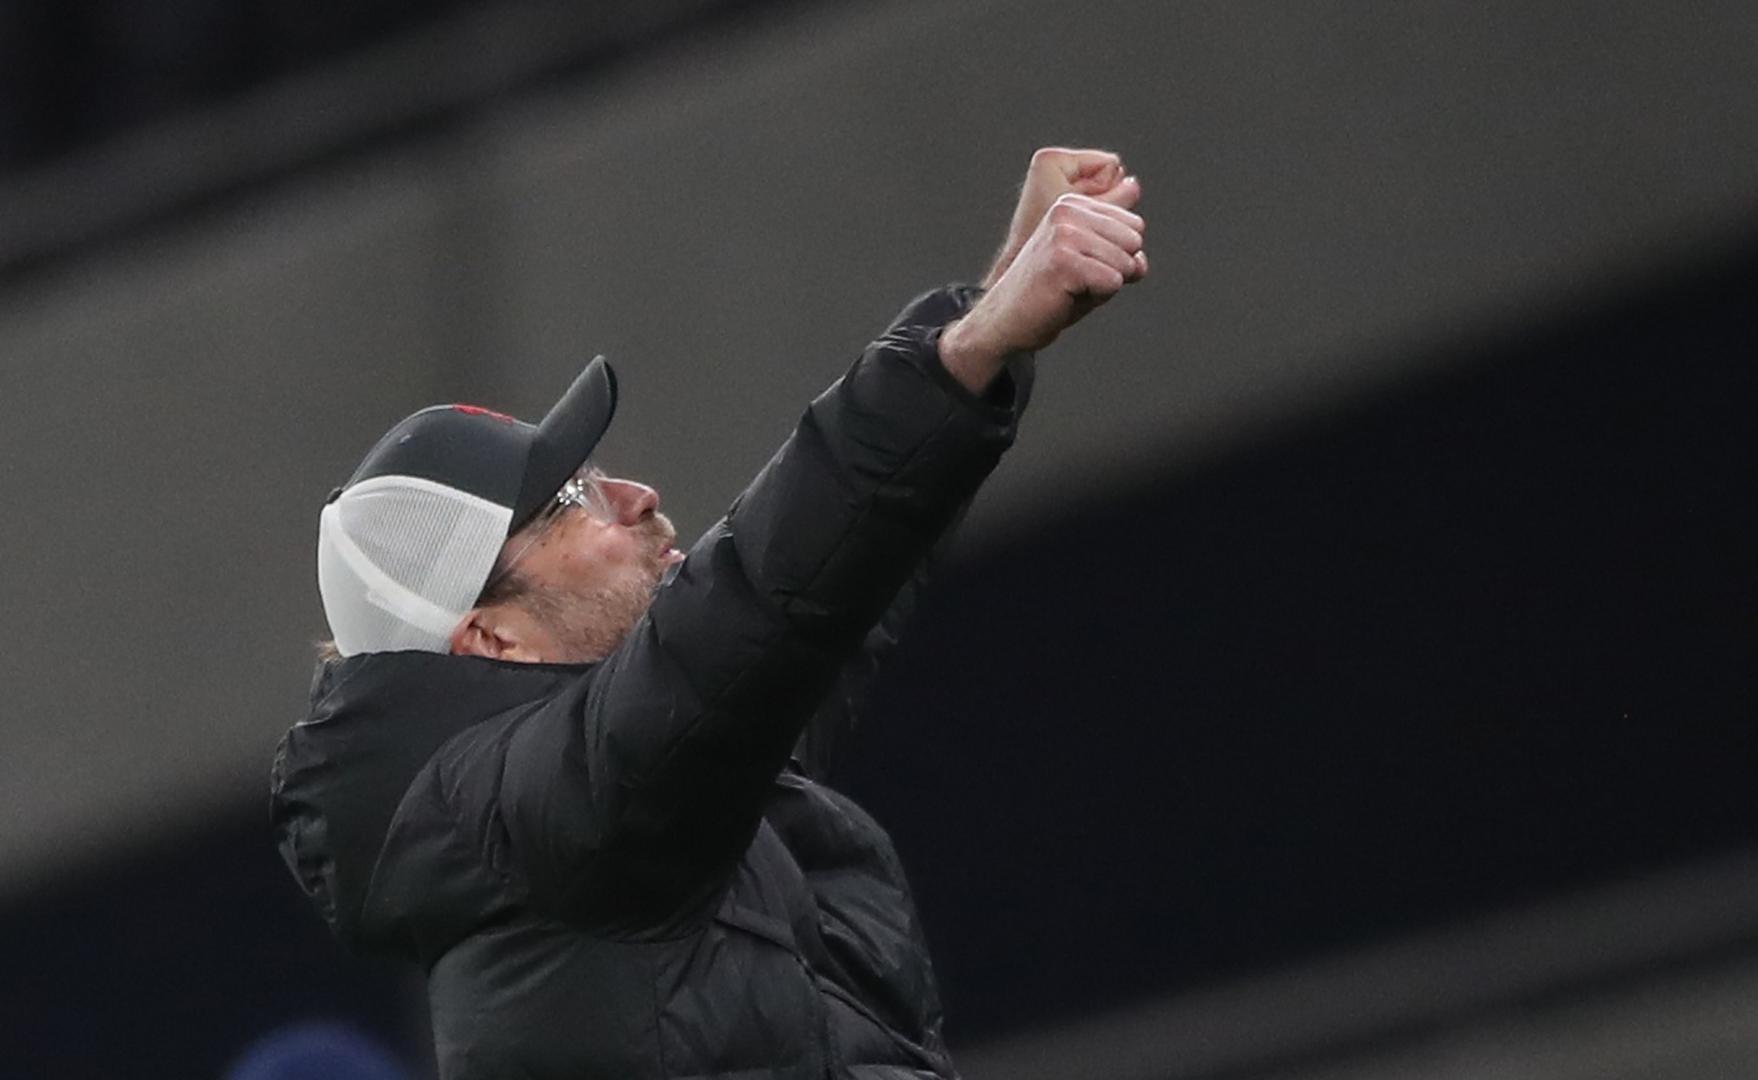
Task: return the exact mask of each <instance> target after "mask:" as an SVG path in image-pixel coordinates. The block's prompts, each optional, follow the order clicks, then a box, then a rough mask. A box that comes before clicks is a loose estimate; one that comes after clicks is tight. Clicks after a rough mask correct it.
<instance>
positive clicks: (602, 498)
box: [482, 465, 617, 595]
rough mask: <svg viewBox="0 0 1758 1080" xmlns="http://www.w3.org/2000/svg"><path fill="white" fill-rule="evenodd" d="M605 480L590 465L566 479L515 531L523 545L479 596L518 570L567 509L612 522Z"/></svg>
mask: <svg viewBox="0 0 1758 1080" xmlns="http://www.w3.org/2000/svg"><path fill="white" fill-rule="evenodd" d="M606 479H607V477H606V476H605V474H604V473H603V472H602V471H601V470H599V469H597V468H595V467H594V466H591V465H587V466H585V467H583V468H581V470H580V471H579V472H577V473H575V474H574V475H573V476H572V477H570V478H569V480H568V482H567V483H565V484H563V485H562V486H561V490H560V491H557V492H556V493H555V497H554V498H552V499H550V501H549V502H548V504H546V505H545V506H544V508H543V509H541V510H539V511H538V512H537V513H536V515H534V516H533V517H532V519H531V520H530V521H528V522H526V524H525V527H524V528H523V529H520V530H519V532H520V533H523V534H526V535H525V542H524V543H522V544H520V545H519V547H518V549H517V550H515V551H514V552H513V554H512V557H510V558H509V559H507V561H506V562H504V563H502V564H501V565H500V566H499V567H498V568H496V569H495V571H494V572H493V573H492V574H490V575H489V576H488V581H487V582H485V583H484V584H483V586H482V595H487V594H488V593H490V592H492V591H493V590H494V588H495V587H496V586H497V585H499V584H501V582H503V581H505V580H506V579H507V576H508V575H509V574H511V573H512V572H513V570H514V569H515V568H517V567H518V565H519V560H521V559H523V558H524V557H525V556H526V555H529V554H530V553H531V549H532V548H534V547H536V546H537V542H538V541H539V540H542V539H543V538H544V537H545V536H547V535H549V532H550V530H551V529H554V528H555V526H556V523H557V522H559V521H560V520H561V519H562V517H563V516H564V515H565V514H567V512H568V510H569V508H570V507H572V508H575V509H579V510H583V511H585V512H586V513H587V514H590V515H591V516H592V517H594V518H596V519H598V520H599V521H602V522H605V523H607V524H608V523H611V522H614V521H616V520H617V512H616V507H615V506H614V505H613V504H612V503H611V500H610V495H609V494H608V493H607V492H606V491H605V490H604V481H605V480H606Z"/></svg>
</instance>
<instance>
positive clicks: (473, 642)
mask: <svg viewBox="0 0 1758 1080" xmlns="http://www.w3.org/2000/svg"><path fill="white" fill-rule="evenodd" d="M451 645H452V655H453V656H480V657H483V658H485V659H488V660H517V659H519V658H520V656H521V655H522V654H523V653H524V651H525V649H524V642H522V641H521V640H520V639H519V635H518V631H517V628H516V627H514V626H512V625H511V624H510V622H509V621H508V620H506V619H502V618H499V617H498V616H497V613H496V612H495V611H494V610H493V609H489V608H471V609H470V610H469V611H468V612H466V613H465V615H464V617H463V618H462V619H459V620H458V625H457V626H454V627H453V628H452V640H451Z"/></svg>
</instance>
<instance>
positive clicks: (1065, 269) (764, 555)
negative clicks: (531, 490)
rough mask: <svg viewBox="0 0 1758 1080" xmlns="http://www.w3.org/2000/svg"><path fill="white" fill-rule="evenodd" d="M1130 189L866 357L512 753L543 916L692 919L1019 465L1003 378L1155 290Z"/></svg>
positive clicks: (511, 814) (1067, 200) (520, 855)
mask: <svg viewBox="0 0 1758 1080" xmlns="http://www.w3.org/2000/svg"><path fill="white" fill-rule="evenodd" d="M1036 160H1037V159H1034V166H1035V165H1036ZM1118 171H1119V172H1121V168H1120V166H1119V169H1118ZM1117 186H1124V187H1125V191H1124V192H1122V193H1119V194H1115V195H1113V196H1112V197H1113V198H1114V199H1115V200H1116V201H1106V200H1105V199H1103V198H1100V197H1095V196H1091V195H1085V194H1080V193H1078V192H1070V193H1065V194H1063V195H1061V196H1059V197H1057V198H1056V199H1055V200H1054V201H1053V202H1052V203H1051V205H1050V207H1049V208H1048V209H1047V210H1046V211H1045V212H1044V213H1043V215H1042V217H1041V218H1040V219H1039V220H1038V221H1037V222H1036V223H1035V224H1034V225H1033V226H1032V228H1031V231H1030V233H1029V235H1027V236H1026V237H1025V238H1024V240H1023V241H1021V242H1020V243H1019V245H1018V249H1017V253H1016V254H1014V255H1013V256H1012V257H1011V258H1010V259H1009V260H1008V263H1007V265H1006V266H1005V267H1003V268H1002V269H1001V271H1000V273H999V274H998V276H997V277H996V279H995V281H994V284H993V287H992V288H990V289H989V290H988V291H987V292H986V293H985V294H984V295H983V296H982V297H981V299H979V300H977V302H976V303H975V304H974V305H973V306H971V307H970V308H969V310H968V312H965V313H964V314H963V316H962V318H958V319H957V321H955V322H953V323H951V324H950V326H949V327H942V326H941V325H939V324H937V323H936V322H933V321H928V322H916V323H909V322H904V323H900V324H899V325H897V326H894V327H893V328H892V329H891V330H890V331H888V332H887V333H886V334H885V335H884V336H882V337H880V338H879V339H878V340H877V341H875V342H874V343H873V344H872V345H870V346H869V347H868V348H867V350H866V351H865V352H864V353H863V354H862V356H861V357H860V359H859V360H857V361H856V363H855V364H854V366H853V367H852V368H851V369H850V370H849V372H848V373H847V374H846V375H845V376H844V377H843V378H842V379H840V380H839V381H838V382H837V383H836V384H835V385H833V386H832V387H831V388H830V389H829V390H827V391H826V392H825V393H824V394H823V395H821V396H820V397H819V398H818V399H817V400H816V401H814V402H813V403H812V405H811V406H810V407H809V408H808V409H807V410H806V412H805V414H804V415H803V416H802V417H801V419H800V422H799V425H798V426H797V428H796V429H795V431H794V433H793V434H792V436H790V437H789V439H788V440H787V442H786V443H785V444H784V445H783V446H782V447H781V449H780V450H779V451H778V452H777V454H776V455H775V457H774V458H773V459H771V461H770V462H769V464H768V465H767V466H765V467H764V469H763V470H762V472H761V473H759V475H758V476H757V477H756V479H755V480H754V481H753V482H752V483H751V485H750V486H749V487H748V488H747V489H746V490H745V492H744V493H743V494H742V495H741V496H740V497H739V499H738V500H737V501H736V502H735V504H734V506H733V508H732V509H731V511H730V512H729V513H728V514H727V516H726V518H725V519H724V520H723V521H721V522H720V523H719V524H718V525H716V526H715V527H714V528H713V529H711V530H709V532H708V533H707V534H706V535H705V536H704V537H703V538H702V539H701V540H700V541H699V542H698V543H697V544H696V545H695V547H694V548H693V549H692V550H691V552H690V553H689V557H688V558H687V559H686V560H685V562H684V563H683V565H682V566H681V567H680V568H679V571H678V573H677V576H676V578H675V579H674V580H673V581H672V582H671V583H670V584H669V585H668V586H667V587H665V588H664V589H662V590H661V591H660V594H659V596H658V597H657V598H656V599H655V601H654V603H653V606H652V607H651V608H650V609H649V611H648V614H647V616H646V617H645V618H644V619H643V620H642V621H641V622H640V623H639V624H638V625H637V627H636V628H635V630H634V631H633V632H632V633H631V634H630V636H629V638H628V639H627V640H626V641H625V642H624V643H623V645H622V646H621V647H620V648H618V649H617V650H616V651H615V652H614V653H613V654H612V655H611V656H610V657H609V658H608V659H606V660H605V661H604V662H603V663H602V664H600V665H599V666H598V667H597V668H595V669H594V671H593V672H592V673H591V674H590V675H589V676H588V677H586V678H584V679H582V680H581V681H580V682H579V683H578V684H577V685H576V686H575V687H573V688H572V689H571V690H570V691H569V692H568V693H567V694H565V695H563V697H562V698H560V699H558V700H557V701H554V702H551V703H550V704H549V705H548V706H546V707H545V708H544V710H543V711H542V712H541V713H539V714H537V715H534V716H532V717H531V718H529V719H528V721H527V722H525V723H524V724H522V725H521V726H520V728H519V729H518V730H517V731H516V732H515V733H514V734H513V736H512V739H511V741H510V743H509V745H508V748H507V760H506V765H505V770H504V773H503V776H504V778H505V783H504V787H503V790H502V794H501V803H502V811H503V814H504V818H505V822H506V828H507V831H508V836H509V839H510V841H511V847H512V853H513V856H514V858H515V860H516V861H517V862H518V863H519V864H520V865H521V866H522V868H523V873H524V874H525V876H526V878H527V881H528V883H529V885H530V888H531V892H532V898H533V900H535V901H537V902H539V903H547V904H549V905H551V906H555V907H558V908H562V909H565V910H566V912H567V913H568V914H569V915H570V916H571V917H574V918H584V919H587V920H589V921H591V922H592V923H594V924H596V925H599V926H601V927H603V928H605V929H607V930H609V931H612V932H624V933H631V934H644V933H661V934H663V933H668V932H671V931H673V930H675V929H676V928H677V926H678V925H679V923H680V922H685V921H688V920H690V919H693V918H695V917H697V916H699V915H700V914H702V912H703V907H704V905H705V903H706V902H707V901H708V900H709V899H710V898H711V897H712V896H713V895H714V894H715V893H716V892H717V891H718V889H719V888H720V886H721V885H722V883H723V882H724V880H725V875H726V874H727V873H729V872H730V871H731V869H732V867H733V866H734V865H735V864H736V862H737V860H738V858H739V857H740V855H741V853H742V852H743V851H744V849H745V847H746V846H747V845H748V844H749V843H750V840H751V837H752V834H753V832H754V830H755V829H756V828H757V826H758V822H759V820H760V817H761V812H762V806H763V802H764V799H765V797H766V795H767V793H768V789H769V785H770V784H771V783H772V782H773V780H774V778H775V777H776V775H777V774H778V773H779V772H780V771H781V769H782V768H783V767H784V766H785V764H786V762H787V759H788V755H789V751H790V750H791V749H792V748H793V746H794V743H795V741H796V739H797V738H798V737H799V735H800V732H801V730H802V727H803V726H804V724H805V723H806V722H807V720H808V718H809V717H811V716H812V714H813V712H814V711H815V710H816V709H817V708H818V707H819V704H820V702H821V701H822V699H823V698H824V697H825V695H826V693H827V692H829V691H830V689H831V687H832V684H833V682H834V680H835V678H836V676H837V673H838V671H839V669H840V668H841V666H842V665H843V664H844V663H845V662H846V661H847V660H848V659H849V658H850V657H851V656H852V655H853V654H854V653H855V651H856V650H857V649H858V648H859V647H860V644H861V642H862V639H863V637H864V636H865V635H866V634H867V632H868V630H869V629H870V628H871V627H872V626H873V625H874V624H875V623H876V622H877V621H878V620H879V618H880V617H881V615H882V614H883V613H884V611H885V610H886V608H887V605H888V604H890V603H891V601H892V599H893V598H894V597H895V596H896V594H897V592H898V590H899V588H900V587H901V586H903V584H904V583H905V582H906V581H908V580H909V578H910V576H911V574H912V573H913V572H914V571H915V570H916V568H917V566H918V564H919V563H920V562H921V560H922V558H923V557H924V555H925V554H926V553H927V552H928V551H929V549H930V548H931V547H932V546H933V545H934V543H935V541H936V540H937V538H938V537H939V536H940V535H941V533H942V532H943V531H944V530H945V528H946V526H947V524H948V522H949V521H950V519H951V518H952V517H953V516H954V515H955V513H956V512H957V511H958V509H959V507H960V506H961V505H962V504H963V503H964V502H965V501H966V500H967V499H968V498H969V496H970V495H971V494H972V493H973V492H974V491H975V490H976V488H977V487H978V485H979V484H980V483H981V482H982V480H983V478H984V477H986V476H987V475H988V473H989V471H990V470H991V469H992V468H993V467H994V465H995V463H996V462H997V461H998V460H999V458H1000V455H1001V453H1002V452H1003V450H1005V448H1006V447H1007V446H1008V445H1009V444H1010V443H1011V441H1012V438H1013V434H1014V422H1015V418H1016V410H1015V407H1014V405H1015V401H1014V395H1015V387H1014V386H1013V384H1012V382H1011V380H1010V379H1008V378H1005V377H1003V376H1002V371H1003V369H1004V367H1005V363H1006V360H1007V358H1008V357H1009V356H1010V355H1013V354H1016V353H1019V352H1024V351H1031V350H1035V349H1038V348H1041V347H1042V346H1044V345H1047V344H1049V343H1050V342H1051V341H1053V340H1054V339H1055V338H1056V336H1057V334H1059V333H1060V332H1061V331H1062V330H1064V329H1065V328H1066V327H1068V326H1069V325H1072V324H1073V323H1074V322H1076V321H1078V320H1079V319H1080V318H1081V317H1082V316H1084V315H1085V314H1086V313H1087V312H1088V311H1090V310H1091V309H1092V308H1093V307H1095V306H1097V305H1098V304H1099V303H1102V302H1103V301H1104V300H1105V299H1107V298H1108V297H1110V296H1111V295H1113V294H1115V293H1116V292H1117V291H1118V290H1119V289H1121V288H1122V287H1123V285H1124V284H1126V283H1127V282H1129V281H1133V280H1136V279H1137V278H1139V277H1140V276H1141V274H1142V273H1144V272H1145V270H1146V262H1145V257H1144V256H1142V254H1141V219H1140V218H1138V217H1136V215H1135V214H1133V213H1132V212H1131V211H1130V210H1129V209H1128V208H1127V207H1126V206H1124V205H1121V203H1123V202H1128V203H1129V204H1131V205H1133V203H1134V196H1133V194H1132V193H1133V192H1135V191H1137V190H1139V189H1137V188H1136V187H1135V185H1134V182H1133V179H1131V180H1130V181H1129V182H1128V184H1127V185H1122V184H1121V183H1120V184H1119V185H1117ZM1107 194H1110V193H1109V192H1107ZM1016 222H1017V215H1016ZM1010 239H1011V238H1010ZM1004 253H1005V249H1004ZM962 308H963V305H962V304H947V305H946V306H945V308H944V311H945V314H946V317H948V318H951V317H953V316H956V315H958V314H959V312H960V311H961V310H962Z"/></svg>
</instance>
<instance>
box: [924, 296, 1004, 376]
mask: <svg viewBox="0 0 1758 1080" xmlns="http://www.w3.org/2000/svg"><path fill="white" fill-rule="evenodd" d="M938 348H939V351H940V364H941V366H942V367H944V368H946V370H947V371H948V372H949V373H950V374H951V375H952V377H953V378H954V379H957V380H958V382H959V384H960V385H962V386H963V387H964V388H965V389H967V390H969V391H970V392H971V393H973V394H977V395H981V394H983V393H985V392H986V391H987V390H988V389H989V384H990V383H992V382H994V381H995V377H996V376H997V375H999V374H1000V373H1001V368H1002V366H1003V362H1004V361H1005V360H1006V358H1007V352H1008V350H1007V348H1006V346H1005V345H1002V344H1000V343H999V342H997V341H996V340H995V339H994V337H993V335H990V334H988V333H986V332H985V331H984V328H983V325H982V320H981V319H980V318H979V317H977V316H976V315H975V313H974V312H973V313H972V314H969V315H966V316H964V317H963V318H961V319H954V320H953V321H952V322H950V323H947V324H946V327H945V329H943V330H941V332H940V339H939V343H938Z"/></svg>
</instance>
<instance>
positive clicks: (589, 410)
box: [507, 356, 617, 535]
mask: <svg viewBox="0 0 1758 1080" xmlns="http://www.w3.org/2000/svg"><path fill="white" fill-rule="evenodd" d="M616 411H617V377H616V372H614V371H612V370H611V366H610V361H608V360H606V359H605V358H604V357H602V356H597V357H593V359H592V362H591V363H589V364H587V365H586V368H585V370H584V371H582V372H580V374H579V376H578V377H576V378H575V379H574V382H573V385H571V386H569V387H568V390H567V392H566V393H565V394H563V395H562V396H561V398H560V399H559V400H557V401H556V403H555V405H554V406H553V407H552V408H551V409H550V410H549V414H548V415H547V416H545V417H544V418H543V421H542V422H541V423H539V424H538V425H537V431H536V433H535V435H534V436H533V438H532V441H531V453H530V455H529V456H528V457H527V458H526V460H525V477H524V480H523V481H522V482H521V483H520V485H519V498H518V501H517V502H515V503H514V504H513V521H512V525H511V527H510V528H509V529H508V530H507V532H508V534H509V535H510V534H511V533H513V532H516V531H518V530H519V529H520V528H521V527H522V526H523V525H524V524H525V523H526V522H527V521H530V520H531V518H532V517H533V516H534V515H536V513H537V511H538V510H540V509H542V508H543V506H544V504H545V503H547V502H548V501H549V500H550V498H551V497H553V496H554V495H555V493H556V492H558V491H560V490H561V487H562V485H563V484H565V483H567V482H568V480H569V479H570V478H571V477H572V476H573V475H574V474H575V473H576V472H578V471H579V470H580V466H582V465H584V464H586V459H587V458H589V457H591V456H592V451H593V450H594V449H595V448H596V447H597V446H598V441H599V440H600V439H602V438H604V433H605V432H606V431H607V430H609V429H610V421H611V417H613V416H615V415H616Z"/></svg>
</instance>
